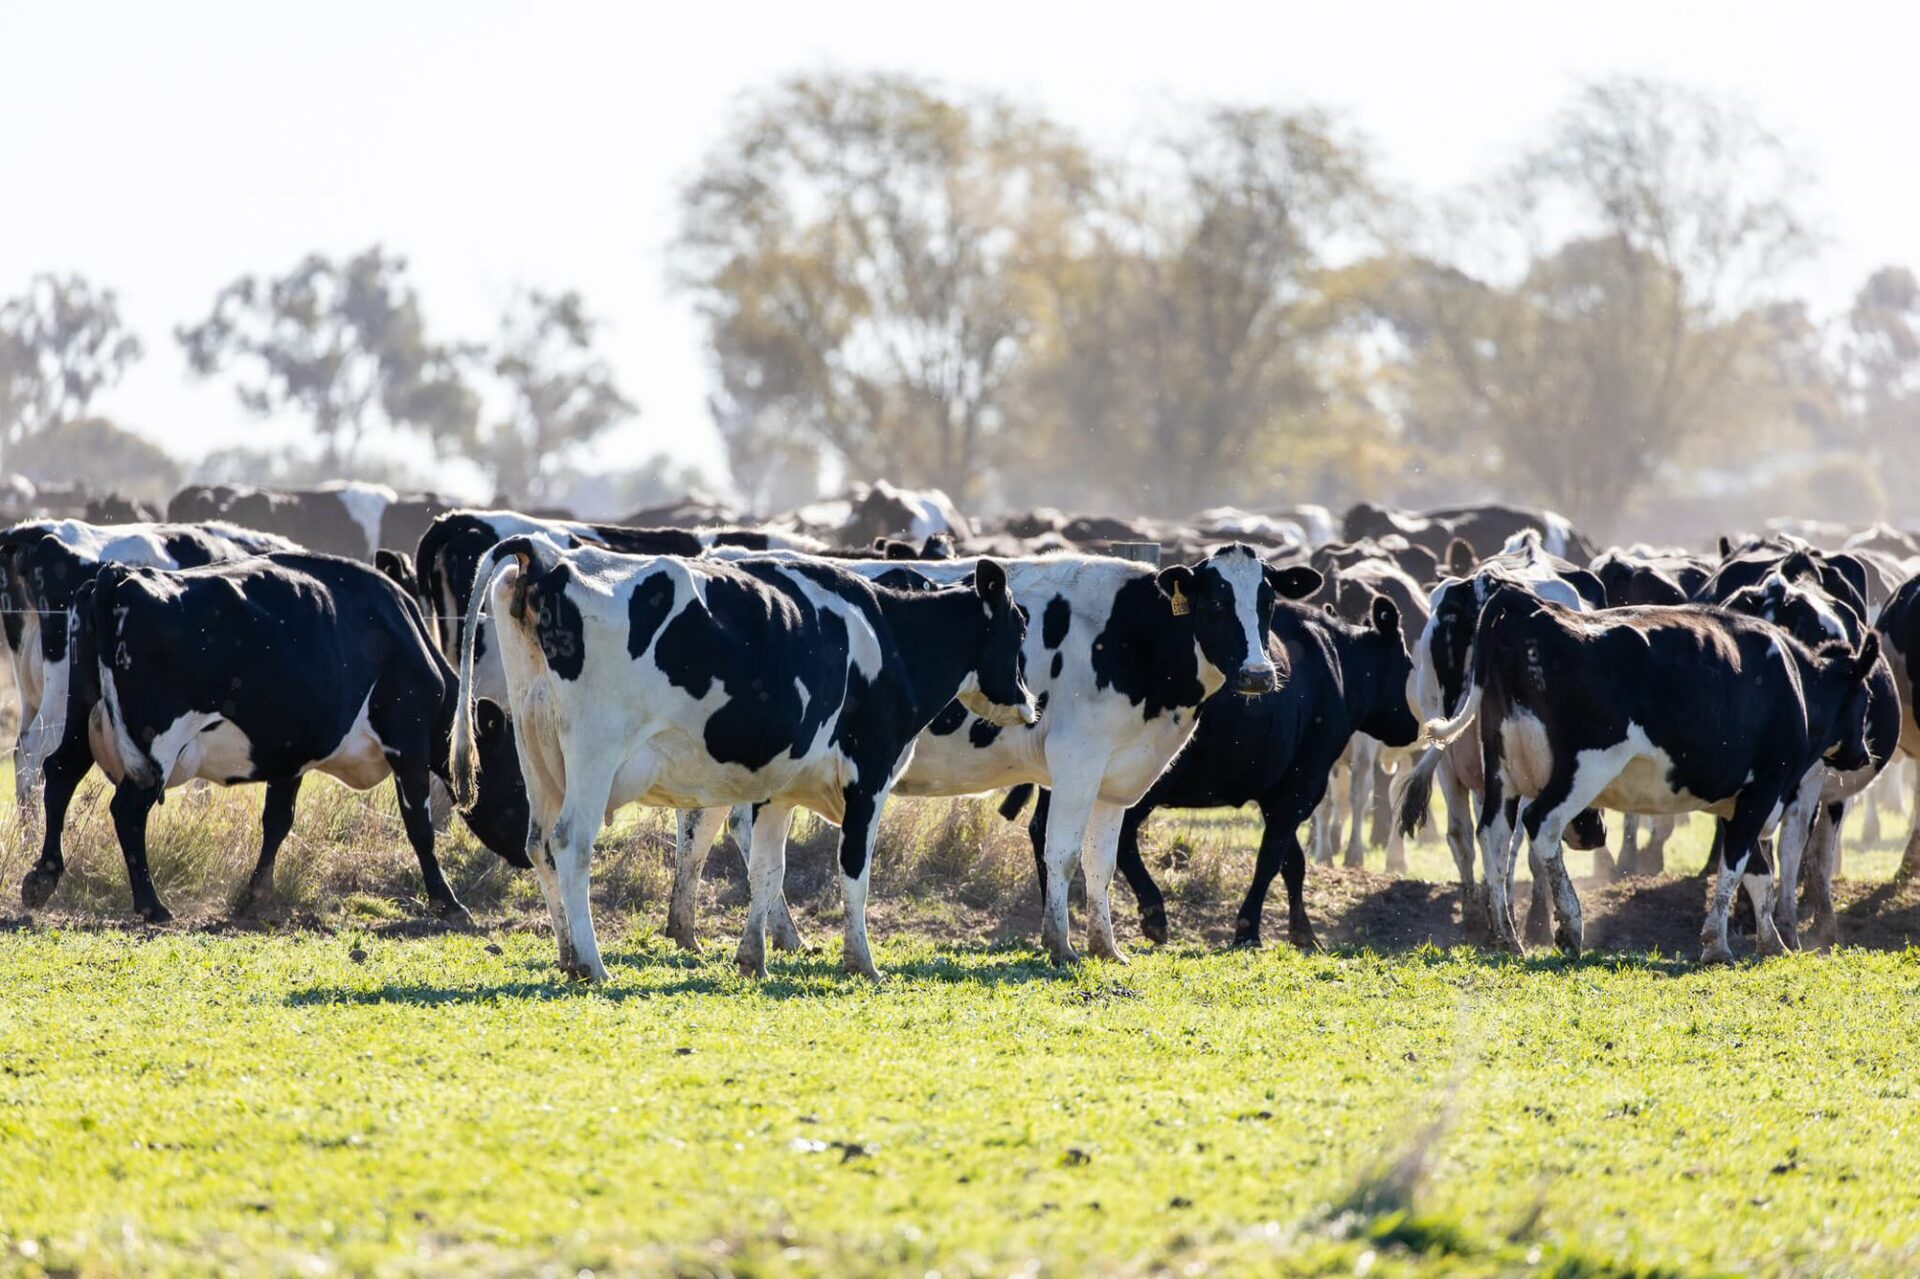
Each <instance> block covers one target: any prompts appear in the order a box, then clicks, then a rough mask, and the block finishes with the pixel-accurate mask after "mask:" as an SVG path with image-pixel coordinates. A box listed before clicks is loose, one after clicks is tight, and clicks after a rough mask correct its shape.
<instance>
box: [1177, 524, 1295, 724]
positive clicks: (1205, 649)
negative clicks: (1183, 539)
mask: <svg viewBox="0 0 1920 1279" xmlns="http://www.w3.org/2000/svg"><path fill="white" fill-rule="evenodd" d="M1157 580H1158V582H1159V586H1160V590H1161V591H1162V592H1163V593H1164V594H1165V595H1166V596H1167V599H1168V602H1169V605H1170V607H1171V608H1172V609H1173V612H1174V613H1175V615H1176V616H1184V617H1186V618H1188V619H1189V620H1190V622H1191V624H1192V626H1193V642H1194V646H1195V648H1196V649H1198V650H1199V654H1200V660H1201V662H1202V664H1203V665H1206V666H1210V667H1212V668H1213V670H1214V671H1216V672H1217V673H1218V674H1219V676H1220V677H1221V678H1222V679H1224V680H1225V681H1226V683H1227V686H1228V687H1229V688H1231V689H1232V690H1233V691H1234V692H1236V693H1240V694H1242V695H1243V696H1247V697H1256V696H1258V695H1259V694H1261V693H1271V692H1273V691H1274V690H1275V689H1277V688H1279V687H1280V677H1279V674H1278V672H1277V671H1276V670H1275V668H1274V665H1273V662H1272V660H1271V659H1270V658H1269V657H1268V656H1267V644H1266V638H1267V628H1268V626H1269V625H1270V624H1271V623H1272V621H1273V601H1274V598H1275V596H1276V595H1284V596H1286V597H1287V598H1288V599H1305V598H1307V597H1308V596H1310V595H1312V594H1313V593H1314V592H1315V591H1317V590H1319V589H1320V581H1321V578H1320V574H1319V573H1318V572H1317V571H1316V570H1314V569H1311V568H1308V567H1306V566H1305V565H1298V564H1296V565H1290V566H1288V567H1286V568H1276V567H1274V566H1273V565H1270V564H1266V563H1264V562H1262V561H1261V559H1260V557H1259V556H1258V555H1256V554H1255V553H1254V550H1253V548H1252V547H1250V546H1247V545H1245V544H1244V543H1240V542H1236V543H1234V544H1233V545H1232V546H1226V547H1222V548H1221V549H1220V550H1218V551H1215V552H1214V553H1213V554H1212V555H1209V556H1208V557H1207V558H1206V559H1204V560H1202V561H1200V563H1199V564H1197V565H1195V566H1193V567H1191V568H1189V567H1188V566H1186V565H1184V564H1176V565H1174V566H1173V567H1171V568H1168V569H1163V570H1162V571H1161V573H1160V575H1159V578H1158V579H1157Z"/></svg>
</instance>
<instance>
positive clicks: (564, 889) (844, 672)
mask: <svg viewBox="0 0 1920 1279" xmlns="http://www.w3.org/2000/svg"><path fill="white" fill-rule="evenodd" d="M483 606H484V607H488V608H491V609H492V611H493V615H494V617H495V619H496V621H497V626H496V629H495V632H494V633H495V635H496V637H497V640H498V644H499V649H500V653H501V657H502V660H503V662H504V664H505V668H506V678H507V689H508V699H509V703H510V707H511V711H512V719H513V725H514V736H515V740H516V742H517V744H518V747H519V755H520V765H521V771H522V773H523V774H524V775H525V777H526V784H527V796H528V800H529V804H530V806H531V812H532V816H531V824H530V826H529V828H528V835H527V847H528V853H529V856H530V857H531V859H532V861H533V863H534V872H535V874H536V875H538V876H539V879H540V886H541V888H542V889H543V890H544V891H545V893H546V897H547V905H548V908H549V910H550V911H551V913H552V916H553V926H554V934H555V936H556V938H557V939H558V942H559V949H560V966H561V968H562V969H563V970H564V971H566V972H567V973H568V974H569V975H571V976H576V977H582V978H587V979H591V980H604V979H605V978H606V975H607V972H606V968H605V966H604V964H603V963H602V962H601V958H600V948H599V943H598V941H597V939H596V938H595V936H594V929H593V917H592V910H591V907H590V903H589V901H588V895H587V892H588V876H589V866H588V863H589V860H590V858H591V855H592V852H593V840H594V836H595V835H596V834H598V833H599V830H600V827H601V825H602V823H603V822H604V821H605V819H606V817H607V815H608V814H610V813H612V812H613V811H614V810H615V809H618V808H620V807H621V806H623V805H625V804H629V803H635V802H638V803H646V804H656V805H664V806H667V807H673V808H707V807H723V806H731V805H734V804H754V805H758V806H759V807H758V809H757V811H756V813H755V817H754V823H753V824H754V831H753V840H752V852H751V856H750V862H749V866H748V878H749V881H750V883H751V885H752V904H751V906H750V908H749V910H748V916H747V931H746V935H745V936H744V937H743V938H742V939H741V942H740V949H739V952H738V956H737V960H738V963H739V966H740V968H741V969H742V971H744V972H748V973H752V974H756V975H764V974H765V972H766V954H765V936H766V925H767V920H768V916H769V914H770V912H771V911H772V909H773V906H774V903H775V901H776V899H777V898H778V897H779V895H780V890H781V881H782V877H783V874H784V869H785V863H786V839H785V836H786V829H787V821H788V818H789V817H790V815H791V813H792V810H793V809H794V808H795V807H805V808H809V809H811V810H813V811H814V812H816V813H819V814H820V815H821V816H822V817H824V818H826V819H827V820H828V821H831V822H834V823H836V824H837V825H839V826H840V869H841V875H842V879H841V884H842V888H843V890H844V892H845V897H846V909H847V919H846V950H845V953H844V957H843V963H844V964H845V966H846V967H847V969H848V970H849V971H852V972H855V973H860V974H864V975H866V976H869V977H877V976H878V973H877V971H876V970H875V968H874V966H873V957H872V954H871V952H870V951H869V949H868V946H867V924H866V898H867V884H868V879H869V876H870V873H871V870H872V856H873V841H874V836H875V834H876V833H877V831H878V822H879V816H880V810H881V808H882V807H883V806H884V805H885V803H886V801H887V797H888V795H889V794H890V793H891V792H892V790H893V786H894V783H895V782H896V781H897V780H898V778H899V776H900V772H901V770H902V769H903V768H905V766H906V763H907V759H908V757H909V756H910V755H911V753H912V750H913V740H914V737H915V736H916V735H917V734H918V733H919V732H920V731H921V730H922V729H923V728H925V727H926V725H927V723H928V721H930V720H932V719H933V717H934V715H935V714H936V713H938V712H939V710H940V709H941V708H942V707H943V706H945V705H946V704H947V703H948V702H949V701H951V700H953V699H954V698H956V697H958V698H959V699H961V701H962V702H964V703H965V704H966V705H967V706H968V707H969V708H970V709H972V710H974V711H976V712H978V713H980V714H982V715H984V716H986V717H987V718H988V719H989V720H990V721H991V722H994V723H996V724H1014V723H1022V722H1024V723H1031V722H1033V720H1034V719H1035V717H1036V715H1037V711H1036V710H1035V708H1034V705H1033V699H1032V696H1031V694H1030V693H1029V692H1028V690H1027V687H1026V685H1025V684H1024V683H1023V682H1022V681H1021V679H1020V646H1021V642H1022V640H1023V638H1024V635H1025V625H1024V623H1023V621H1022V619H1021V616H1020V614H1019V612H1018V611H1017V610H1016V609H1015V608H1014V606H1013V602H1012V600H1011V598H1010V597H1009V595H1008V592H1007V580H1006V573H1005V571H1004V570H1003V569H1002V568H1001V567H1000V566H999V565H998V564H997V563H995V562H993V561H991V560H983V561H980V562H979V563H978V564H976V565H975V566H974V567H973V584H972V585H971V586H967V587H954V588H951V589H946V590H935V591H921V592H914V591H895V590H891V589H889V588H886V587H876V586H874V585H872V584H870V583H868V582H867V581H866V580H865V579H864V578H861V577H858V576H856V575H854V574H852V573H849V572H847V571H846V570H844V569H842V568H838V567H836V566H834V565H832V564H830V563H828V562H826V561H822V560H811V559H788V560H774V559H742V560H737V561H734V562H731V563H723V562H720V561H716V560H697V559H680V558H674V557H639V556H630V555H621V554H617V553H614V552H610V551H605V550H602V549H600V548H598V547H578V548H565V547H562V546H560V545H559V544H558V543H556V542H554V541H553V540H552V539H550V538H548V537H546V536H544V535H541V534H532V535H526V536H516V537H512V538H509V539H507V540H506V541H505V542H502V543H501V544H500V545H498V546H496V547H494V548H493V549H492V550H490V551H489V552H488V553H487V554H486V555H485V556H484V557H483V558H482V559H481V561H480V566H479V569H478V575H477V577H476V585H475V587H474V592H473V598H472V600H471V601H470V603H469V606H468V612H467V626H466V634H467V636H468V640H467V642H466V643H465V644H464V645H463V647H462V649H461V684H462V687H463V688H465V689H469V690H470V689H472V687H473V679H472V674H473V662H474V646H473V642H472V638H471V637H472V636H473V635H474V633H475V630H476V624H477V622H478V620H479V617H478V614H479V611H480V609H481V608H482V607H483ZM472 703H473V699H472V698H471V696H467V697H463V698H462V699H461V714H460V718H459V722H458V724H457V725H456V728H455V732H454V788H455V795H456V796H457V797H458V798H459V799H460V801H461V802H462V803H463V804H464V803H467V802H469V801H470V800H471V799H472V798H473V796H474V793H475V790H474V764H473V742H472V734H471V724H472V715H471V712H470V711H469V710H468V709H467V708H468V707H470V706H471V705H472Z"/></svg>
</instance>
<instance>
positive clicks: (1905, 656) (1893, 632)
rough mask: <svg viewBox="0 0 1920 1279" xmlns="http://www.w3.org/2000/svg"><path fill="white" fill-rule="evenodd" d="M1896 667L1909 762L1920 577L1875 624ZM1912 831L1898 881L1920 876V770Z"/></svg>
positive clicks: (1919, 739) (1916, 703)
mask: <svg viewBox="0 0 1920 1279" xmlns="http://www.w3.org/2000/svg"><path fill="white" fill-rule="evenodd" d="M1874 629H1875V630H1876V631H1878V632H1879V634H1880V638H1881V641H1882V644H1883V646H1884V648H1885V650H1886V654H1887V658H1888V661H1889V664H1890V665H1891V666H1892V668H1893V679H1894V686H1895V687H1896V688H1897V689H1898V690H1899V694H1900V705H1901V708H1902V709H1901V714H1900V752H1901V754H1903V755H1905V756H1906V757H1907V759H1908V760H1909V761H1913V760H1920V577H1912V578H1909V579H1908V580H1907V581H1906V582H1905V583H1903V584H1902V585H1901V587H1900V589H1899V590H1897V591H1895V592H1894V594H1893V598H1892V599H1891V600H1889V601H1887V606H1886V607H1885V608H1883V609H1881V610H1880V616H1879V618H1878V619H1877V620H1876V621H1875V622H1874ZM1915 780H1916V785H1915V790H1914V805H1913V829H1912V830H1911V831H1910V832H1908V835H1907V846H1906V849H1905V851H1904V852H1903V853H1902V854H1901V856H1900V868H1899V870H1898V871H1897V872H1896V878H1898V879H1899V880H1901V881H1902V882H1905V881H1908V880H1911V879H1913V878H1915V877H1916V876H1920V768H1916V769H1915Z"/></svg>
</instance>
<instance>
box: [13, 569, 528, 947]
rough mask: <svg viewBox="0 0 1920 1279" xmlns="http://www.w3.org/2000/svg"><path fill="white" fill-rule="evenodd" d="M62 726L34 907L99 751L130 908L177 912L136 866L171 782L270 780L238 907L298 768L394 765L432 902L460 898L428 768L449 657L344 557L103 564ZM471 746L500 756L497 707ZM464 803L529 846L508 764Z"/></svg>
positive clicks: (407, 605) (250, 895) (285, 814)
mask: <svg viewBox="0 0 1920 1279" xmlns="http://www.w3.org/2000/svg"><path fill="white" fill-rule="evenodd" d="M72 616H73V618H74V619H75V623H76V625H75V632H74V643H73V649H74V662H73V666H74V670H73V678H72V680H71V681H70V685H69V689H68V695H67V708H68V710H67V717H66V731H65V733H64V735H63V737H62V739H61V742H60V745H59V748H58V749H57V750H55V751H54V752H53V754H52V755H51V756H50V757H49V759H48V761H47V770H46V797H47V829H46V837H45V839H46V842H45V845H44V847H43V850H42V853H41V858H40V861H39V863H38V864H36V865H35V866H34V868H33V869H32V870H31V871H30V872H29V873H28V875H27V878H26V881H25V882H24V883H23V884H22V885H21V898H22V900H23V901H24V902H25V903H26V905H27V906H28V907H29V908H33V907H37V906H39V905H42V904H43V903H45V902H46V900H47V899H48V898H49V897H50V896H52V894H53V891H54V889H55V887H56V886H57V885H58V884H59V881H60V876H61V873H62V871H63V870H64V868H65V862H64V859H63V856H62V853H61V847H60V843H61V833H62V828H63V826H64V821H65V817H66V811H67V805H68V802H69V800H70V799H71V798H72V795H73V790H74V788H75V787H76V786H77V785H78V784H79V782H80V779H81V778H82V777H83V776H85V774H86V772H87V769H88V767H89V766H90V765H91V764H93V763H95V762H97V763H98V764H99V765H100V767H101V769H102V770H103V771H104V772H106V773H107V775H108V776H109V777H111V778H112V779H113V781H114V783H115V786H114V794H113V802H112V805H111V812H112V815H113V824H114V831H115V834H116V835H118V837H119V840H120V850H121V852H122V854H123V855H124V856H125V858H126V863H127V880H128V883H129V886H130V887H131V888H132V891H133V904H134V909H135V910H136V911H138V912H139V913H140V914H141V915H142V916H143V917H144V918H146V919H148V920H152V921H155V922H159V921H164V920H166V919H168V918H170V917H171V915H170V912H169V911H168V910H167V907H166V905H165V903H163V902H162V901H161V900H160V895H159V893H158V891H157V890H156V889H155V887H154V884H153V879H152V876H151V874H150V873H149V872H148V868H147V834H146V832H147V815H148V813H149V812H151V811H152V809H153V807H154V805H156V804H158V803H160V802H162V799H163V798H164V795H165V792H166V790H167V789H168V788H169V787H173V786H179V785H181V784H183V783H185V782H189V781H193V780H196V779H201V780H206V781H210V782H216V783H218V784H220V785H223V786H232V785H237V784H240V783H244V782H265V783H266V785H267V796H266V807H265V811H264V813H263V814H262V818H261V825H262V839H261V848H260V860H259V863H258V865H257V866H256V867H255V868H254V872H253V875H252V877H251V879H249V881H248V883H247V886H246V889H245V892H244V894H243V895H242V897H241V901H240V906H241V909H242V910H245V909H247V908H249V907H251V906H252V905H253V904H254V903H255V902H257V901H258V899H259V897H260V895H261V894H263V893H265V892H267V891H269V890H270V889H271V887H272V880H273V865H274V857H275V854H276V853H277V852H278V850H279V847H280V843H281V841H282V840H284V839H285V838H286V835H287V832H288V830H289V829H290V828H291V827H292V825H293V810H294V802H295V800H296V799H297V797H298V796H299V793H300V786H301V782H302V780H303V779H304V778H305V776H306V775H307V774H308V773H310V772H320V773H326V774H328V775H330V776H332V777H336V778H338V779H339V780H341V781H343V782H345V783H347V784H348V785H349V786H352V787H354V788H356V789H361V790H364V789H366V788H368V787H371V786H374V785H377V784H378V783H379V782H381V781H383V780H385V779H386V778H387V777H389V776H391V777H392V778H393V781H394V790H395V793H396V794H397V795H398V797H399V801H400V817H401V821H402V823H403V824H404V825H405V827H406V832H407V839H408V841H409V842H410V843H411V844H412V845H413V851H414V853H415V855H416V856H417V857H418V858H419V859H420V871H421V874H422V876H423V877H424V878H425V882H426V891H427V898H428V901H429V902H430V903H431V904H432V906H433V908H434V909H435V911H436V912H437V913H438V914H440V915H441V916H442V917H444V918H450V919H457V920H461V921H465V920H466V919H467V913H466V910H465V908H464V907H462V906H461V904H460V902H459V900H458V899H457V898H456V897H455V896H454V893H453V889H452V887H451V886H449V885H448V883H447V881H446V877H445V876H444V875H443V874H442V873H441V870H440V864H439V861H438V860H437V859H436V858H435V856H434V851H433V824H432V820H431V818H430V816H429V812H428V792H429V779H430V778H432V777H435V776H438V777H440V778H441V779H443V780H445V779H446V777H447V762H448V741H449V737H450V734H451V731H452V727H453V720H454V712H455V709H456V703H457V702H458V700H459V699H458V697H457V689H456V686H455V683H454V679H453V671H452V668H451V667H450V666H449V665H448V664H447V662H446V660H445V659H444V658H442V657H441V656H440V654H439V653H438V652H436V651H435V649H434V647H433V644H432V642H431V640H430V639H429V638H428V636H427V633H426V628H425V626H424V625H423V623H422V622H421V619H420V616H419V613H418V612H417V611H416V610H415V608H414V606H413V603H412V601H410V600H408V599H407V598H406V597H405V596H404V595H402V594H401V593H400V591H399V590H398V589H397V588H396V587H395V586H394V585H393V584H392V583H391V582H389V581H387V580H386V579H385V578H384V577H382V576H381V575H380V574H378V573H376V572H375V571H374V570H372V569H370V568H368V567H367V566H365V565H363V564H359V563H355V562H353V561H350V560H345V559H339V558H335V557H332V556H324V555H306V554H300V553H289V552H282V553H277V554H273V555H269V556H265V557H262V558H255V559H247V560H241V561H238V562H231V563H221V564H212V565H209V566H206V567H203V568H195V569H186V570H181V571H170V570H166V569H157V568H146V567H127V566H124V565H120V564H108V565H106V566H104V567H102V568H100V569H99V570H98V572H97V573H96V574H95V576H94V578H93V580H91V581H90V582H88V583H86V584H85V585H84V586H83V587H82V588H81V591H80V592H79V594H78V596H77V598H76V599H75V601H74V606H73V612H72ZM476 736H477V737H478V739H479V741H480V745H479V747H478V749H479V750H480V751H481V752H482V753H484V754H485V755H486V756H487V757H488V758H489V759H491V760H494V761H497V762H499V763H502V764H507V763H509V761H510V757H509V756H508V755H507V751H508V750H510V746H509V744H508V743H509V738H508V736H507V730H506V726H505V723H504V720H503V719H502V717H501V716H500V715H499V714H498V710H497V708H495V710H494V711H493V712H491V713H490V714H489V715H488V716H487V718H486V722H485V723H482V724H480V725H479V727H478V729H477V733H476ZM503 773H504V776H503V778H502V781H503V782H505V783H509V784H508V785H505V786H498V785H496V786H493V787H490V788H489V791H488V793H487V794H486V795H485V796H483V797H482V801H481V802H479V803H477V804H475V805H473V806H472V808H471V809H470V810H469V814H468V819H469V824H470V825H472V827H473V829H474V832H475V833H476V834H477V835H479V836H480V837H481V839H482V840H483V842H485V843H486V844H487V845H488V846H489V847H492V848H493V849H495V850H496V851H497V852H499V853H500V855H501V856H503V857H505V858H507V860H509V861H511V862H519V863H521V864H524V862H523V860H522V859H523V856H524V854H523V849H524V846H525V835H526V822H527V815H526V813H527V810H526V805H525V800H524V797H522V796H521V795H520V794H519V792H518V788H517V786H515V785H512V784H511V783H512V782H514V781H515V780H516V779H515V777H514V774H513V771H512V769H511V768H510V767H508V768H505V769H504V770H503Z"/></svg>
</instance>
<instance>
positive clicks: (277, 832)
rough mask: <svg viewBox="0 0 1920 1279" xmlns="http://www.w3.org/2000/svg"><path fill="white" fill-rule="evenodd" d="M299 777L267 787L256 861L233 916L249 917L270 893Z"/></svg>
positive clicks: (295, 798) (291, 816) (291, 825)
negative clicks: (258, 856) (275, 859)
mask: <svg viewBox="0 0 1920 1279" xmlns="http://www.w3.org/2000/svg"><path fill="white" fill-rule="evenodd" d="M300 782H301V778H300V777H299V775H297V774H296V775H295V776H293V777H291V778H288V779H285V780H282V781H277V782H268V783H267V801H266V804H265V805H264V806H263V807H262V808H261V810H260V860H259V861H258V862H256V863H255V864H254V867H253V874H251V875H249V876H248V877H247V886H246V887H245V888H243V889H241V890H240V900H239V902H238V903H237V904H236V906H235V908H234V913H235V914H236V915H243V916H244V915H250V914H252V913H253V911H254V908H255V907H257V906H258V905H259V904H260V901H261V898H262V897H264V896H267V895H270V894H271V893H272V892H273V862H274V858H276V857H278V856H279V855H280V845H281V844H282V843H284V842H285V840H286V838H287V832H288V831H291V830H292V829H293V805H294V801H295V800H297V799H298V798H300Z"/></svg>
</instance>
